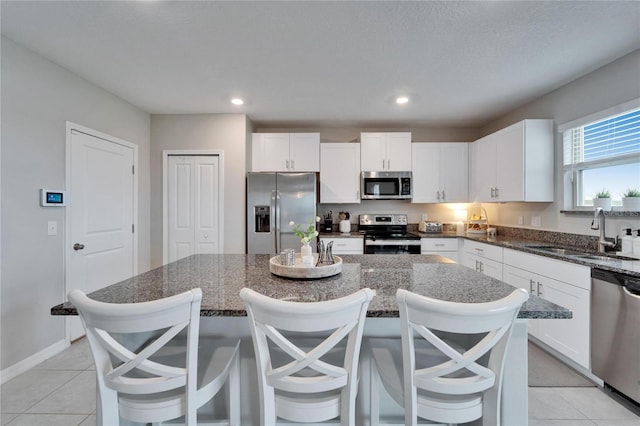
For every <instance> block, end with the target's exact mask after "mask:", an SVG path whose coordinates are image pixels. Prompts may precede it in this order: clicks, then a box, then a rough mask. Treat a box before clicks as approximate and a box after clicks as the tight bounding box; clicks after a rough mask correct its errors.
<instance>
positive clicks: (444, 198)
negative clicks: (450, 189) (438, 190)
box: [442, 189, 446, 201]
mask: <svg viewBox="0 0 640 426" xmlns="http://www.w3.org/2000/svg"><path fill="white" fill-rule="evenodd" d="M445 200H446V197H445V196H444V189H443V190H442V201H445Z"/></svg>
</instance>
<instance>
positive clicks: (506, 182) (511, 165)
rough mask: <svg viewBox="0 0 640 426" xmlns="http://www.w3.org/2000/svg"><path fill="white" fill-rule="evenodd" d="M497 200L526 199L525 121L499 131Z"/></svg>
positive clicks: (497, 146)
mask: <svg viewBox="0 0 640 426" xmlns="http://www.w3.org/2000/svg"><path fill="white" fill-rule="evenodd" d="M497 136H498V138H497V141H496V142H497V145H496V168H495V169H496V184H495V185H496V190H497V193H496V197H495V199H496V201H500V202H504V201H524V169H525V164H524V161H525V158H524V122H520V123H516V124H514V125H512V126H509V127H507V128H506V129H503V130H501V131H500V132H498V133H497Z"/></svg>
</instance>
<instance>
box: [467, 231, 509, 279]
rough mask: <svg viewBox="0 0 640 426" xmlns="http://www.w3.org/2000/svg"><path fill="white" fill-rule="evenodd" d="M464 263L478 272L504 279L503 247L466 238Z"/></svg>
mask: <svg viewBox="0 0 640 426" xmlns="http://www.w3.org/2000/svg"><path fill="white" fill-rule="evenodd" d="M462 264H463V265H464V266H466V267H468V268H471V269H474V270H475V271H477V272H481V273H483V274H485V275H488V276H490V277H492V278H495V279H498V280H502V247H497V246H492V245H491V244H483V243H479V242H477V241H471V240H465V241H464V245H463V253H462Z"/></svg>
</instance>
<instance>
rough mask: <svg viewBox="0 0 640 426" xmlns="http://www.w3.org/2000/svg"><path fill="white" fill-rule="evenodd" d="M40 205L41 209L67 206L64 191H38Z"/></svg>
mask: <svg viewBox="0 0 640 426" xmlns="http://www.w3.org/2000/svg"><path fill="white" fill-rule="evenodd" d="M40 205H41V206H42V207H62V206H66V205H67V195H66V193H65V191H58V190H53V189H41V190H40Z"/></svg>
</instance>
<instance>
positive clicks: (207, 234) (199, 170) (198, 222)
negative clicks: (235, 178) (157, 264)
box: [167, 155, 220, 262]
mask: <svg viewBox="0 0 640 426" xmlns="http://www.w3.org/2000/svg"><path fill="white" fill-rule="evenodd" d="M167 174H168V176H167V215H168V240H169V241H168V245H167V248H168V257H167V261H168V262H173V261H175V260H178V259H181V258H183V257H186V256H190V255H192V254H196V253H219V252H220V246H219V240H220V218H219V213H218V212H219V207H220V180H219V179H220V161H219V158H218V156H217V155H193V156H183V155H170V156H169V158H168V164H167Z"/></svg>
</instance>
